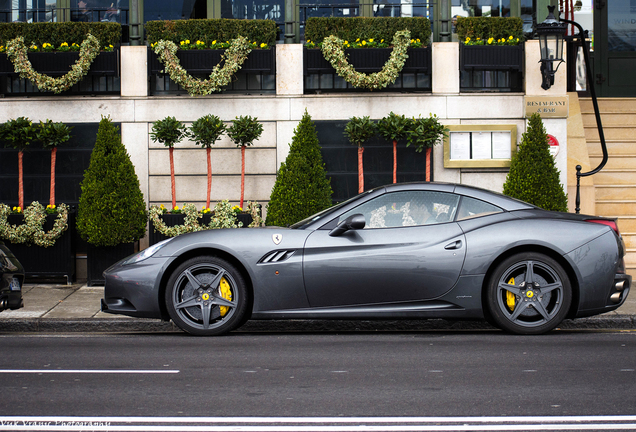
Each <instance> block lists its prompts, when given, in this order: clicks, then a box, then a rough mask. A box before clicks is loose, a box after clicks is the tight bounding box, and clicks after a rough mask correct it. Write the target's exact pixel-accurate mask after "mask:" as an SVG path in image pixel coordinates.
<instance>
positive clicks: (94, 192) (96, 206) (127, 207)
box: [77, 117, 148, 246]
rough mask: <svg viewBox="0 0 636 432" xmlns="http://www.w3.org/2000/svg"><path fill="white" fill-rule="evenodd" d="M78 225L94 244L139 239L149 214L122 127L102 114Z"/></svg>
mask: <svg viewBox="0 0 636 432" xmlns="http://www.w3.org/2000/svg"><path fill="white" fill-rule="evenodd" d="M81 188H82V194H81V196H80V200H79V210H78V215H77V229H78V231H79V233H80V236H81V237H82V238H83V239H84V240H86V241H87V242H88V243H90V244H92V245H94V246H116V245H118V244H122V243H131V242H134V241H136V240H139V239H140V238H141V237H143V236H144V234H145V232H146V223H147V221H148V214H147V212H146V203H145V201H144V196H143V194H142V193H141V189H140V188H139V179H138V178H137V175H136V174H135V168H134V166H133V164H132V162H131V161H130V156H129V155H128V152H126V148H125V147H124V145H123V144H122V142H121V135H120V134H119V128H117V127H116V126H115V125H113V123H112V122H111V120H110V118H107V117H106V118H104V117H103V118H102V120H101V122H100V123H99V130H98V131H97V140H96V142H95V148H94V149H93V152H92V153H91V161H90V164H89V166H88V169H87V170H86V171H85V172H84V179H83V180H82V183H81Z"/></svg>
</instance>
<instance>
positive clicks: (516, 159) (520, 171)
mask: <svg viewBox="0 0 636 432" xmlns="http://www.w3.org/2000/svg"><path fill="white" fill-rule="evenodd" d="M503 193H504V195H508V196H510V197H513V198H517V199H520V200H522V201H526V202H528V203H530V204H534V205H536V206H538V207H541V208H543V209H546V210H555V211H562V212H566V211H568V198H567V195H566V194H565V192H564V191H563V185H561V182H560V181H559V170H558V169H557V168H556V166H555V164H554V158H553V157H552V156H551V155H550V150H549V144H548V136H547V134H546V132H545V128H544V127H543V122H542V121H541V116H539V114H536V113H535V114H532V116H531V117H530V120H529V122H528V129H527V131H526V132H525V133H524V134H523V138H522V140H521V145H520V146H519V151H518V152H517V154H515V155H514V156H513V157H512V162H511V164H510V172H509V173H508V176H507V177H506V182H505V183H504V188H503Z"/></svg>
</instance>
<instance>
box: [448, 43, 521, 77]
mask: <svg viewBox="0 0 636 432" xmlns="http://www.w3.org/2000/svg"><path fill="white" fill-rule="evenodd" d="M459 48H460V49H459V64H460V69H463V70H467V69H479V70H518V71H521V70H522V69H523V58H524V50H523V45H522V44H520V45H510V46H508V45H505V46H487V45H468V46H467V45H464V44H460V45H459Z"/></svg>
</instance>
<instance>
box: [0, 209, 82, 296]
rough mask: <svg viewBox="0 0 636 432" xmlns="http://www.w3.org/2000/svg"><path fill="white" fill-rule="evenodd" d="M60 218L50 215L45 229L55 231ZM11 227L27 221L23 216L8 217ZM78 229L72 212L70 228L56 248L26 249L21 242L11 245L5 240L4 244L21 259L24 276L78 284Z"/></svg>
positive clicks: (55, 245)
mask: <svg viewBox="0 0 636 432" xmlns="http://www.w3.org/2000/svg"><path fill="white" fill-rule="evenodd" d="M56 218H57V215H47V216H46V222H45V223H44V227H43V229H44V230H45V231H50V230H51V229H52V228H53V224H54V223H55V219H56ZM7 220H8V222H9V223H10V224H13V225H20V224H22V223H23V222H24V216H22V215H9V216H8V217H7ZM74 228H75V213H74V212H69V215H68V228H67V230H66V231H64V232H63V233H62V236H61V237H60V238H59V239H57V241H56V242H55V244H54V245H53V246H49V247H42V246H37V245H31V246H27V245H26V244H22V243H11V242H9V241H7V240H5V241H4V242H5V244H6V245H7V246H8V247H9V249H10V250H11V252H13V254H14V255H15V256H16V258H18V260H19V261H20V263H21V264H22V267H24V272H25V276H26V277H27V278H29V277H54V278H57V277H65V278H66V282H67V283H68V284H70V283H71V282H74V281H75V242H74V241H73V237H74V236H73V230H74Z"/></svg>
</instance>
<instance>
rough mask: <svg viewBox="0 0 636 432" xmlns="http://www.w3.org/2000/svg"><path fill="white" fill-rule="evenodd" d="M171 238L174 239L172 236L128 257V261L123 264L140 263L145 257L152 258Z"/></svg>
mask: <svg viewBox="0 0 636 432" xmlns="http://www.w3.org/2000/svg"><path fill="white" fill-rule="evenodd" d="M170 240H172V238H169V239H167V240H163V241H160V242H159V243H156V244H154V245H152V246H150V247H149V248H146V249H144V250H142V251H140V252H138V253H136V254H135V255H133V256H131V257H130V258H128V259H127V260H126V261H124V262H122V263H121V265H129V264H135V263H138V262H140V261H143V260H145V259H148V258H150V257H151V256H153V255H154V254H156V253H157V251H158V250H159V249H161V248H162V247H164V246H165V245H167V244H168V242H169V241H170Z"/></svg>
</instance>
